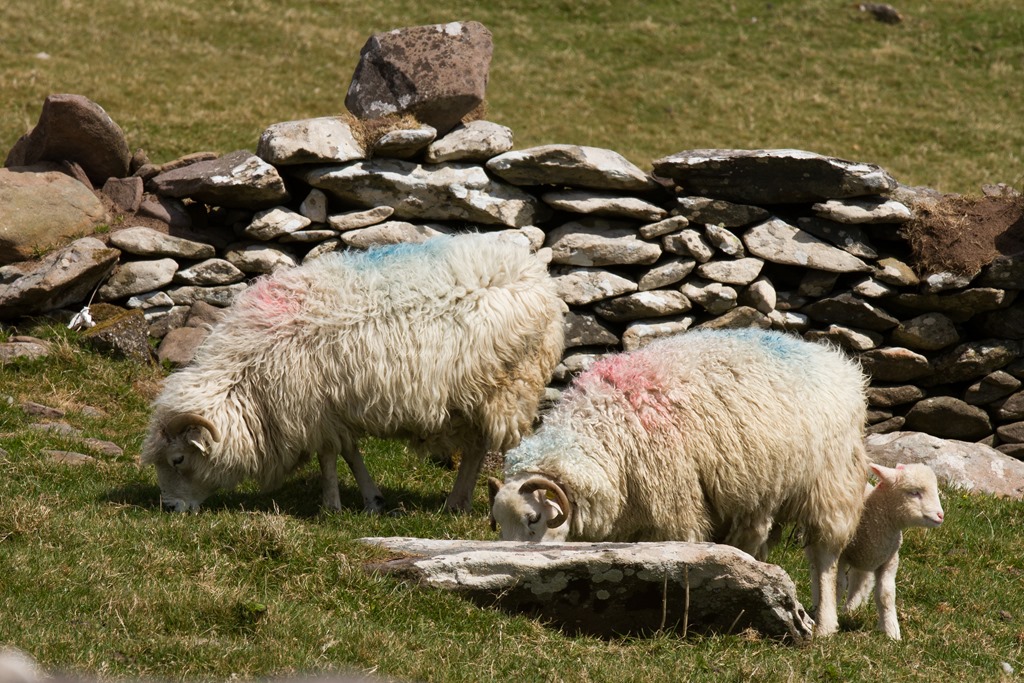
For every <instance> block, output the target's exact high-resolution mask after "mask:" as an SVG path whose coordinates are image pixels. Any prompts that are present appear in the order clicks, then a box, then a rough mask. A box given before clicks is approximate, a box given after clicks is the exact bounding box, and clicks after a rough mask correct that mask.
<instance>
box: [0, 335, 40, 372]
mask: <svg viewBox="0 0 1024 683" xmlns="http://www.w3.org/2000/svg"><path fill="white" fill-rule="evenodd" d="M49 355H50V344H49V343H48V342H45V341H43V340H42V339H37V340H32V341H27V340H26V341H14V340H12V341H8V342H4V343H2V344H0V366H3V365H4V364H5V363H12V362H14V361H15V360H16V359H18V358H25V359H27V360H32V359H35V358H45V357H47V356H49Z"/></svg>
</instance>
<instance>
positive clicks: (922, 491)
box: [897, 465, 945, 527]
mask: <svg viewBox="0 0 1024 683" xmlns="http://www.w3.org/2000/svg"><path fill="white" fill-rule="evenodd" d="M899 471H900V472H901V476H900V480H899V483H898V484H897V486H898V488H899V490H900V492H901V493H902V494H903V507H904V510H905V511H906V512H907V519H908V520H910V524H911V525H912V526H923V527H937V526H939V525H940V524H942V520H943V518H944V517H945V513H944V512H943V511H942V502H941V501H940V500H939V484H938V481H937V480H936V478H935V473H934V472H933V471H932V470H931V468H930V467H927V466H926V465H906V466H904V468H903V469H901V470H899Z"/></svg>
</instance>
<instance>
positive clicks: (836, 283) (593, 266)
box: [0, 117, 1024, 459]
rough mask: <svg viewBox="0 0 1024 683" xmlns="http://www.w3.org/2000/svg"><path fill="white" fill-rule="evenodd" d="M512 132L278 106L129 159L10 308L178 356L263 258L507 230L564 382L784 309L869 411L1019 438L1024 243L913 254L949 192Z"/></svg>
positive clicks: (954, 432) (780, 162) (283, 261)
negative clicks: (138, 321)
mask: <svg viewBox="0 0 1024 683" xmlns="http://www.w3.org/2000/svg"><path fill="white" fill-rule="evenodd" d="M512 147H513V141H512V132H511V131H510V130H509V129H507V128H505V127H504V126H501V125H499V124H496V123H493V122H488V121H474V122H471V123H467V124H460V125H458V126H456V127H455V128H454V129H453V130H451V131H450V132H448V133H447V134H445V135H443V136H441V137H438V136H437V131H436V129H434V128H431V127H429V126H422V127H419V128H414V129H409V130H397V131H392V132H390V133H389V134H387V135H385V136H384V137H382V138H380V140H378V141H377V142H376V143H374V145H373V146H372V147H371V148H369V149H365V148H363V147H362V146H361V145H360V143H359V142H358V141H357V138H356V136H355V135H353V133H352V131H351V130H350V129H349V126H348V124H347V123H346V122H345V121H344V120H342V119H339V118H333V117H325V118H319V119H310V120H304V121H289V122H283V123H279V124H275V125H273V126H270V127H269V128H268V129H267V130H266V131H265V132H264V133H263V135H262V136H261V137H260V139H259V141H258V145H257V151H256V153H255V154H254V153H251V152H248V151H244V150H242V151H237V152H234V153H231V154H227V155H223V156H216V155H211V154H196V155H191V156H189V157H186V158H183V159H179V160H176V161H174V162H171V163H168V164H163V165H153V164H149V163H145V160H144V159H139V158H134V159H133V160H132V161H131V163H130V167H129V168H128V170H127V171H126V173H127V175H125V176H124V177H110V178H108V179H107V180H106V181H105V182H104V183H103V186H102V187H103V192H104V193H105V194H106V195H107V197H108V199H109V200H110V201H113V202H115V206H117V207H118V208H119V210H120V211H121V212H122V213H121V214H120V215H121V216H122V217H126V218H125V220H123V222H122V223H121V224H120V225H117V226H112V229H111V231H110V232H109V233H108V234H99V235H94V236H91V237H86V238H82V239H79V240H76V241H75V242H73V243H72V244H70V245H69V246H67V247H66V248H64V249H61V250H58V251H55V252H52V253H50V254H49V255H47V256H46V257H45V258H43V259H42V260H41V261H28V260H25V261H16V262H13V263H8V265H6V266H3V267H2V268H0V318H5V319H11V318H16V317H19V316H24V315H34V314H38V313H42V312H46V311H54V310H57V309H63V310H65V311H67V312H68V313H70V312H73V311H76V310H78V309H79V308H81V307H82V306H83V305H84V304H85V303H86V302H89V301H92V303H93V304H94V306H95V304H96V303H99V302H105V303H109V304H114V305H117V306H119V307H123V308H125V309H128V310H131V311H134V312H135V313H134V315H136V316H138V315H141V316H142V317H143V318H144V320H145V321H146V324H147V326H148V331H149V334H150V335H152V336H154V337H157V338H161V339H163V342H162V344H161V348H160V354H161V356H162V357H163V358H165V359H168V360H170V361H172V362H175V363H184V362H187V360H188V357H189V354H190V352H191V351H190V350H191V348H193V347H194V345H195V344H196V343H198V342H199V341H200V340H201V338H202V335H203V326H202V325H201V324H199V323H197V322H196V320H197V319H198V320H200V321H208V320H211V319H215V318H216V315H215V312H216V310H217V309H218V308H223V307H225V306H228V305H230V303H231V302H232V300H233V299H234V297H235V296H236V295H237V294H238V292H239V291H241V290H242V289H244V288H245V287H246V286H247V283H249V282H250V281H251V280H252V279H253V278H255V277H257V276H259V275H261V274H264V273H269V272H273V271H274V270H276V269H279V268H288V267H294V266H296V265H297V264H300V263H302V262H304V261H308V260H310V259H314V258H317V257H319V256H321V255H323V254H324V253H328V252H330V251H334V250H339V249H367V248H370V247H373V246H376V245H380V244H390V243H397V242H409V241H422V240H425V239H428V238H430V237H431V236H434V235H438V234H447V233H455V232H460V231H467V230H476V231H487V232H496V233H501V234H502V235H504V236H506V237H507V238H508V239H514V240H520V241H522V242H523V243H525V244H528V245H530V247H531V248H532V249H534V250H535V251H536V252H537V254H538V256H539V258H542V259H544V260H545V261H546V262H547V263H548V264H549V268H550V272H551V273H552V275H553V276H554V277H555V279H556V281H557V283H558V287H559V291H560V294H561V296H562V298H563V299H564V300H565V302H566V303H567V304H568V309H569V312H568V314H567V318H566V331H567V335H566V336H567V349H566V355H565V357H564V360H563V362H562V364H561V365H560V366H559V368H558V370H557V373H556V376H555V378H554V384H555V386H563V385H564V384H566V383H567V382H569V381H571V378H572V377H573V376H574V375H575V374H576V373H578V372H579V371H581V370H582V369H584V368H586V367H587V366H588V365H589V364H590V363H592V362H593V361H594V360H595V359H597V358H599V357H600V356H602V355H603V354H607V353H611V352H616V351H620V350H630V349H635V348H638V347H640V346H642V345H644V344H646V343H648V342H650V341H651V340H653V339H656V338H658V337H661V336H664V335H670V334H675V333H678V332H682V331H685V330H689V329H695V328H702V327H720V328H721V327H748V326H755V327H762V328H774V329H779V330H784V331H787V332H790V333H794V334H799V335H802V336H804V337H806V338H808V339H813V340H819V341H827V342H830V343H834V344H838V345H840V346H842V347H843V348H845V349H846V350H847V351H848V352H849V353H850V354H852V355H853V356H855V357H857V358H858V359H859V360H860V361H861V363H862V364H863V366H864V368H865V369H866V370H867V372H868V374H869V375H870V376H871V387H870V390H869V397H870V403H871V411H870V421H871V424H870V426H869V431H870V432H876V433H887V432H893V431H898V430H904V429H905V430H912V431H920V432H925V433H928V434H932V435H934V436H937V437H941V438H950V439H961V440H966V441H978V442H984V443H987V444H989V445H992V446H996V447H997V448H998V449H1000V450H1002V451H1004V452H1005V453H1007V454H1009V455H1012V456H1013V457H1016V458H1018V459H1021V458H1022V454H1024V391H1022V388H1021V384H1022V379H1024V361H1022V360H1021V357H1022V355H1024V349H1022V343H1021V340H1022V339H1024V306H1021V305H1017V304H1015V299H1016V298H1017V294H1018V292H1019V290H1020V289H1021V288H1022V287H1024V260H1021V259H1019V258H1017V257H1005V258H1000V259H997V260H996V261H995V262H993V263H992V264H991V265H990V266H988V267H985V268H983V269H982V271H981V272H979V273H977V274H976V275H975V276H974V277H965V276H961V275H957V274H954V273H934V274H929V275H927V276H926V277H923V278H921V277H919V276H918V275H917V274H915V272H914V270H913V268H912V267H911V259H910V249H909V245H908V243H907V240H906V238H905V236H904V234H903V230H902V227H903V226H904V225H905V224H906V223H907V222H908V221H910V220H911V219H912V218H913V217H914V214H915V210H916V207H919V206H922V205H923V204H924V203H927V202H929V201H934V200H935V197H936V193H934V192H931V191H928V190H923V189H912V188H907V187H904V186H902V185H900V183H898V182H897V181H896V180H895V179H894V178H893V177H892V176H891V175H890V174H888V173H887V172H886V171H885V170H884V169H881V168H879V167H878V166H875V165H873V164H866V163H854V162H850V161H846V160H841V159H835V158H829V157H824V156H821V155H818V154H814V153H811V152H806V151H800V150H690V151H685V152H681V153H678V154H674V155H671V156H667V157H664V158H662V159H658V160H655V161H654V162H653V164H652V168H653V170H652V172H645V171H644V170H642V169H640V168H638V167H637V166H635V165H634V164H632V163H630V162H629V161H627V160H626V159H625V158H623V157H622V156H621V155H619V154H617V153H616V152H614V151H611V150H605V149H596V148H591V147H582V146H574V145H558V144H553V145H544V146H540V147H535V148H530V149H520V150H513V149H512ZM21 154H22V156H23V157H24V156H26V152H25V150H24V149H22V150H21ZM29 156H30V155H29ZM120 156H123V154H122V155H120ZM15 161H17V159H15ZM11 165H17V164H16V163H15V164H12V163H11V159H10V158H9V159H8V166H11ZM29 168H32V167H29ZM20 170H25V169H24V168H23V169H20ZM36 170H38V171H39V172H44V171H49V172H53V171H54V170H55V169H54V168H52V167H46V168H36ZM56 170H63V171H64V172H65V173H69V170H68V169H67V168H64V169H56ZM73 171H74V168H73V167H72V168H71V169H70V172H71V173H72V175H73V174H74V173H73ZM19 175H20V174H19ZM83 176H88V174H79V176H78V177H79V179H80V180H82V181H83V182H88V181H89V179H88V177H83ZM10 253H13V251H12V252H10ZM0 261H3V259H0ZM7 261H11V259H7ZM61 273H63V274H64V276H65V277H64V279H63V280H62V279H61V275H60V274H61ZM211 310H212V311H214V313H213V314H212V315H211ZM190 317H191V318H192V321H191V322H190ZM182 349H184V350H182Z"/></svg>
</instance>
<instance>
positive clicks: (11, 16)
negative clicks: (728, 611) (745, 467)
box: [0, 0, 1024, 681]
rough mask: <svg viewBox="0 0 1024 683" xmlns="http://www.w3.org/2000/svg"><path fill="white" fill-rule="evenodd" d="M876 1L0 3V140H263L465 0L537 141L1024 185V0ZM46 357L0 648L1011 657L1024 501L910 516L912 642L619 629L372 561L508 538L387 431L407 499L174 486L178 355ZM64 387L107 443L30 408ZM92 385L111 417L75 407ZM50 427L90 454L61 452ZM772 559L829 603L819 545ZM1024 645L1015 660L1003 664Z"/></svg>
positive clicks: (396, 660)
mask: <svg viewBox="0 0 1024 683" xmlns="http://www.w3.org/2000/svg"><path fill="white" fill-rule="evenodd" d="M899 9H900V10H901V11H902V12H903V13H904V15H905V16H906V21H905V22H904V23H903V24H901V25H898V26H889V25H885V24H880V23H878V22H875V21H873V20H871V19H870V18H868V17H867V15H865V14H863V13H861V12H858V11H857V9H856V7H855V6H854V4H853V3H849V2H845V1H836V2H831V1H830V2H816V1H809V2H773V3H770V4H769V3H765V2H747V1H737V2H729V3H695V2H669V1H667V0H666V1H662V2H629V1H623V2H611V0H607V1H603V2H602V1H592V2H568V1H566V2H558V1H557V0H549V1H547V2H527V1H525V0H523V1H515V0H510V1H508V2H503V3H493V4H492V5H490V6H488V7H482V6H481V7H478V6H476V4H475V3H456V2H446V1H445V0H438V2H434V3H429V4H428V3H415V2H407V1H405V0H395V1H393V2H388V3H373V2H362V3H355V2H348V1H345V2H341V1H336V2H332V1H330V0H319V1H313V0H310V1H308V2H299V1H296V2H271V1H269V0H234V1H233V0H226V1H224V2H217V3H208V2H199V1H198V0H175V1H173V2H172V1H171V0H118V1H116V2H115V1H114V0H92V1H91V2H84V1H77V0H7V1H6V2H3V3H0V27H2V30H0V93H2V95H3V96H2V97H0V148H7V147H9V146H10V145H12V144H13V143H14V141H15V140H16V139H17V138H18V136H20V135H22V134H23V133H24V132H26V130H28V129H29V128H30V127H31V126H32V125H33V124H34V122H35V121H36V119H37V117H38V114H39V109H40V106H41V104H42V101H43V99H44V98H45V97H46V96H47V95H49V94H53V93H60V92H67V93H77V94H81V95H85V96H87V97H89V98H90V99H92V100H94V101H96V102H97V103H99V104H101V105H102V106H103V107H104V108H105V109H106V110H107V111H108V113H109V114H110V115H111V116H112V117H113V119H114V120H115V121H117V122H118V123H119V124H120V125H121V126H122V128H124V130H125V132H126V134H127V136H128V138H129V141H130V144H131V145H132V147H133V149H134V148H138V147H141V148H144V149H145V150H146V151H147V152H148V153H149V155H150V156H151V158H152V159H153V160H154V161H166V160H169V159H172V158H175V157H177V156H179V155H182V154H186V153H190V152H195V151H200V150H212V151H216V152H228V151H231V150H234V149H240V148H245V149H250V150H252V149H255V145H256V141H257V139H258V136H259V134H260V132H261V131H262V130H263V129H264V128H266V127H267V126H268V125H270V124H272V123H276V122H279V121H285V120H291V119H299V118H306V117H313V116H324V115H331V114H336V113H340V112H341V111H343V100H344V95H345V90H346V88H347V87H348V83H349V80H350V77H351V74H352V72H353V70H354V68H355V65H356V62H357V60H358V53H359V49H360V48H361V46H362V45H363V43H364V42H365V41H366V39H367V37H368V36H369V35H370V34H372V33H374V32H377V31H383V30H388V29H391V28H394V27H399V26H408V25H417V24H423V23H435V22H447V21H451V20H458V19H476V20H479V21H481V22H483V23H484V24H485V25H487V26H488V27H489V28H490V29H491V31H492V32H493V33H494V41H495V55H494V60H493V62H492V68H491V80H490V86H489V89H488V105H489V114H488V118H489V119H490V120H493V121H497V122H499V123H502V124H505V125H507V126H509V127H510V128H512V130H513V131H514V133H515V137H516V146H517V147H518V148H524V147H527V146H531V145H538V144H546V143H556V142H557V143H574V144H583V145H593V146H599V147H606V148H609V149H614V150H616V151H619V152H621V153H623V154H624V155H626V156H627V157H629V158H630V159H631V160H632V161H634V162H635V163H637V164H638V165H640V166H641V167H642V168H649V167H650V161H651V160H653V159H655V158H658V157H661V156H665V155H668V154H672V153H675V152H678V151H682V150H685V149H693V148H701V147H729V148H759V147H795V148H800V149H807V150H811V151H815V152H820V153H825V154H833V155H837V156H841V157H844V158H849V159H854V160H858V161H869V162H873V163H878V164H880V165H882V166H883V167H885V168H886V169H888V170H889V171H890V172H892V173H893V174H894V175H895V176H896V177H897V178H898V179H899V180H900V181H902V182H904V183H907V184H913V185H926V186H930V187H935V188H938V189H941V190H944V191H957V192H977V191H978V189H979V187H980V185H981V184H983V183H992V182H1007V183H1010V184H1015V185H1016V186H1018V187H1020V186H1021V185H1022V184H1024V163H1022V156H1024V127H1022V126H1021V125H1020V120H1021V116H1020V104H1021V102H1024V79H1022V78H1021V75H1022V72H1024V12H1021V11H1020V10H1019V7H1018V3H1017V2H1016V1H1015V0H977V1H972V2H968V1H956V0H947V1H944V2H941V3H935V2H923V1H921V2H908V3H900V5H899ZM15 332H21V333H33V334H38V335H41V336H44V337H47V338H49V339H51V340H52V341H53V342H54V344H55V347H56V349H55V352H54V354H53V355H52V356H51V357H50V358H48V359H45V360H37V361H19V362H16V363H13V364H8V365H3V366H0V644H12V645H17V646H19V647H21V648H24V649H25V650H27V651H28V652H30V653H31V654H32V655H33V656H35V657H36V658H38V659H39V660H40V661H41V662H42V663H43V664H44V665H45V666H46V667H48V668H50V669H59V670H68V671H72V672H76V673H81V674H84V675H88V676H92V677H100V678H102V679H130V680H138V679H147V680H188V681H195V680H209V681H225V680H229V679H230V680H253V679H255V678H258V677H261V676H268V675H281V676H288V675H296V674H302V673H313V672H331V671H358V672H371V673H376V674H377V675H380V676H387V677H395V678H398V679H402V680H426V681H481V680H499V681H505V680H524V681H535V680H536V681H625V680H629V681H666V680H695V681H703V680H706V681H750V680H757V681H787V680H788V681H808V680H813V681H851V680H864V681H873V680H879V679H882V678H884V679H885V680H889V681H936V680H1007V681H1009V680H1020V678H1021V674H1020V673H1019V672H1021V671H1022V670H1024V589H1022V585H1024V559H1022V558H1024V531H1022V529H1024V506H1022V505H1021V504H1020V503H1012V502H1006V501H999V500H993V499H990V498H987V497H984V496H969V495H965V494H962V493H958V492H953V491H944V503H945V506H946V513H947V522H946V523H945V524H944V525H943V526H942V527H941V528H939V529H937V530H934V531H930V532H927V533H925V532H923V531H920V530H915V531H912V532H910V533H908V534H907V540H906V544H905V546H904V548H905V549H904V552H903V561H902V563H901V571H900V577H899V593H898V597H899V601H900V614H901V621H902V626H903V632H904V638H905V639H904V641H902V642H901V643H892V642H890V641H888V640H887V639H885V638H884V637H882V636H880V635H879V634H876V633H874V632H873V631H872V627H873V623H874V610H873V608H872V607H869V608H867V609H866V610H864V611H862V612H860V613H858V614H856V615H853V616H852V617H849V618H845V619H844V620H843V623H842V626H843V631H842V632H841V633H840V634H839V635H838V636H837V637H836V638H832V639H830V640H825V641H819V642H815V643H814V644H813V645H811V646H809V647H806V648H799V649H797V648H791V647H787V646H782V645H779V644H777V643H773V642H769V641H763V640H759V639H757V638H754V637H751V636H750V634H731V635H727V636H716V637H692V638H688V639H685V640H684V639H680V638H678V637H676V636H673V635H669V634H662V635H658V636H655V637H652V638H645V639H639V638H637V639H618V640H611V641H603V640H597V639H592V638H582V637H566V636H564V635H562V634H561V633H559V632H558V631H555V630H553V629H549V628H547V627H546V626H544V625H543V624H541V623H538V622H536V621H533V620H530V619H526V618H523V617H516V616H510V615H505V614H502V613H499V612H496V611H491V610H486V609H481V608H478V607H474V606H472V605H471V604H469V603H467V602H465V601H463V600H461V599H459V598H457V597H455V596H452V595H447V594H444V593H440V592H435V591H429V590H425V589H421V588H417V587H415V586H410V585H406V584H403V583H400V582H398V581H396V580H394V579H391V578H386V577H380V576H375V575H373V574H369V573H367V572H366V571H364V569H363V565H364V564H366V563H368V562H371V561H373V560H375V559H379V557H380V551H377V550H373V549H370V548H367V547H365V546H363V545H362V544H360V543H358V542H357V541H356V539H358V538H361V537H364V536H388V535H409V536H423V537H438V538H481V539H486V538H495V536H494V534H493V533H492V532H490V530H489V529H488V528H487V520H486V511H485V508H486V504H485V495H484V492H483V490H482V487H481V490H479V491H478V492H477V500H476V505H475V512H474V513H473V514H472V515H467V516H451V515H445V514H442V513H441V512H440V509H441V508H442V506H443V501H444V493H445V492H446V491H447V489H448V488H449V487H450V486H451V482H452V479H453V475H452V473H450V472H447V471H445V470H442V469H439V468H437V467H434V466H432V465H429V464H426V463H423V462H421V461H419V460H417V459H416V458H414V457H412V456H411V455H410V454H409V453H408V452H407V451H406V450H405V449H404V448H402V447H401V446H400V445H397V444H394V443H388V442H380V441H370V442H368V443H367V444H366V453H367V460H368V465H369V467H370V469H371V471H373V472H374V473H375V475H376V476H377V477H378V480H379V482H380V483H381V485H382V487H383V489H384V492H385V494H386V495H387V497H388V500H389V502H390V504H391V505H392V507H393V508H394V509H395V510H396V511H399V512H401V513H402V514H397V515H394V516H383V517H369V516H366V515H363V514H361V513H359V512H358V508H359V497H358V493H357V491H356V489H355V488H354V485H353V483H352V481H351V478H350V477H348V475H347V474H345V475H344V476H343V491H342V493H343V504H344V505H345V510H344V511H343V512H341V513H338V514H323V513H321V512H319V511H318V509H317V501H318V497H319V495H318V484H317V481H316V477H317V473H316V470H315V468H308V469H305V470H303V471H302V472H300V473H298V474H297V475H296V476H295V477H293V478H292V479H291V480H290V481H289V482H288V483H287V484H286V485H285V486H284V487H283V488H282V489H281V490H280V491H278V492H275V493H273V494H265V493H260V492H258V491H256V490H254V489H252V488H251V487H243V488H242V489H240V490H238V491H235V492H230V493H222V494H218V495H216V496H215V497H214V498H212V499H211V500H210V501H209V505H208V506H207V508H206V509H205V510H204V511H203V512H202V513H201V514H198V515H188V516H173V515H166V514H163V513H161V512H160V511H159V509H158V507H157V501H158V494H159V491H158V489H157V487H156V484H155V477H154V475H153V473H152V471H150V470H148V469H140V468H139V467H138V466H137V464H136V461H137V457H138V452H139V446H140V444H141V440H142V434H143V431H144V428H145V425H146V421H147V418H148V411H147V405H148V401H149V400H150V399H151V398H152V397H153V396H154V395H155V392H156V391H157V389H158V387H159V384H160V381H161V379H162V377H163V376H164V372H163V371H162V370H161V369H159V368H143V367H139V366H136V365H133V364H131V363H128V362H124V361H116V360H110V359H107V358H104V357H102V356H99V355H97V354H95V353H92V352H89V351H86V350H84V349H82V348H81V347H80V345H79V343H78V341H77V338H76V335H74V334H73V333H70V332H68V331H66V330H63V329H61V328H60V327H54V326H52V325H45V324H44V325H39V326H33V325H28V324H26V325H21V326H20V327H19V328H18V329H17V330H15V329H14V328H11V327H9V326H0V341H2V340H5V339H7V338H8V337H9V336H10V335H11V334H13V333H15ZM24 401H34V402H37V403H41V404H45V405H48V406H52V407H56V408H60V409H62V410H64V411H66V416H65V418H64V421H66V422H68V423H69V424H71V425H72V426H74V427H76V428H78V429H80V430H82V432H83V434H84V435H85V436H87V437H95V438H101V439H108V440H111V441H114V442H116V443H118V444H120V445H121V446H122V447H123V448H124V454H123V455H121V456H117V457H112V456H109V455H103V454H102V453H100V452H98V451H93V450H90V449H89V448H88V447H86V446H83V445H82V444H80V443H79V442H78V441H77V440H74V439H69V438H67V437H63V436H61V435H60V434H57V433H53V432H46V431H41V430H39V429H37V428H35V427H33V426H32V424H33V423H35V422H37V421H38V420H37V419H36V418H32V417H31V416H29V415H28V414H26V412H25V411H24V410H22V408H21V407H20V405H21V404H22V403H23V402H24ZM86 406H92V407H96V408H99V409H100V410H101V411H102V412H101V413H100V414H98V415H95V414H92V413H91V412H90V411H87V410H85V408H86ZM47 449H72V450H79V451H83V452H86V453H88V454H90V455H93V456H95V458H96V460H95V461H94V462H93V463H91V464H86V465H83V466H79V467H72V466H68V465H63V464H57V463H54V462H51V461H50V460H49V458H48V457H47V455H46V454H45V452H44V451H46V450H47ZM770 559H771V560H772V561H774V562H777V563H779V564H780V565H782V566H783V567H784V568H785V569H786V570H787V571H789V572H790V574H791V575H792V576H793V578H794V580H795V581H796V583H797V585H798V587H799V589H800V595H801V598H802V599H803V600H804V601H805V602H806V601H808V600H809V596H808V590H807V573H806V569H805V568H804V563H803V558H802V553H801V551H800V549H799V548H798V547H797V546H796V545H795V544H794V543H793V542H789V543H787V544H785V545H784V546H783V547H780V548H778V549H776V551H774V553H773V555H772V557H771V558H770ZM1010 670H1012V671H1014V672H1016V673H1007V671H1010Z"/></svg>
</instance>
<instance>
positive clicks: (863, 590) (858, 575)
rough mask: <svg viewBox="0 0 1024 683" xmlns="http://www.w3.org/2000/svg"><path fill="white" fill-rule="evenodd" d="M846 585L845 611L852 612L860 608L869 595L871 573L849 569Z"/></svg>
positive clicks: (872, 577) (872, 579)
mask: <svg viewBox="0 0 1024 683" xmlns="http://www.w3.org/2000/svg"><path fill="white" fill-rule="evenodd" d="M848 584H849V587H848V589H847V594H846V607H845V611H847V612H852V611H853V610H855V609H857V608H858V607H860V606H861V605H862V604H863V603H864V600H865V598H867V597H868V595H869V594H870V593H871V587H872V585H873V584H874V575H873V574H872V573H871V572H865V571H861V570H860V569H854V568H853V567H850V574H849V579H848Z"/></svg>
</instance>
